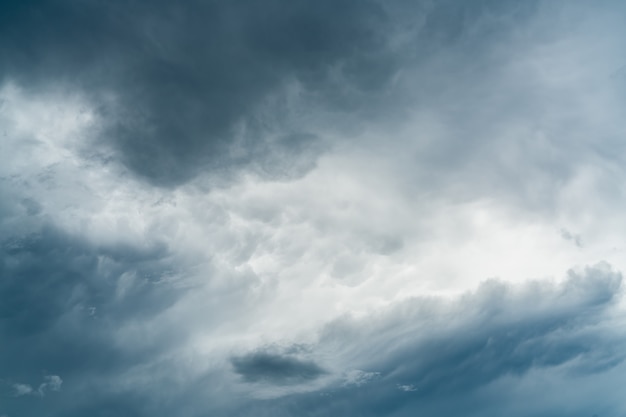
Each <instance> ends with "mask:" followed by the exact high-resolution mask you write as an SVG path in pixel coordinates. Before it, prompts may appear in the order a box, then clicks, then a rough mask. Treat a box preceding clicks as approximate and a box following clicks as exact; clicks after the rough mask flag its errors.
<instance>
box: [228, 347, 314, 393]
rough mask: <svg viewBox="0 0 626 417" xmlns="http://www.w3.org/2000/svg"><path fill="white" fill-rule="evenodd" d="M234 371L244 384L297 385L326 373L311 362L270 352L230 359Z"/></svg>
mask: <svg viewBox="0 0 626 417" xmlns="http://www.w3.org/2000/svg"><path fill="white" fill-rule="evenodd" d="M231 363H232V365H233V369H234V371H235V372H236V373H237V374H239V375H241V377H243V379H244V380H245V381H246V382H267V383H270V384H279V385H285V384H298V383H302V382H309V381H312V380H314V379H316V378H318V377H320V376H322V375H324V374H325V373H326V371H324V369H323V368H322V367H320V366H319V365H317V364H316V363H315V362H313V361H309V360H303V359H299V358H297V357H293V356H289V355H281V354H279V353H271V352H264V351H259V352H254V353H250V354H248V355H245V356H239V357H234V358H232V359H231Z"/></svg>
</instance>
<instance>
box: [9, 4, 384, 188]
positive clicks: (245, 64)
mask: <svg viewBox="0 0 626 417" xmlns="http://www.w3.org/2000/svg"><path fill="white" fill-rule="evenodd" d="M0 19H2V20H1V21H0V27H1V28H2V29H1V31H0V37H1V38H2V43H1V44H0V56H1V59H0V62H2V63H3V64H2V66H1V67H0V71H1V74H2V75H3V76H4V78H5V79H12V80H17V81H18V82H19V83H20V84H23V85H26V86H31V87H32V86H33V85H43V86H45V85H46V84H52V85H54V84H59V83H61V84H69V85H70V86H74V87H78V88H80V89H83V90H84V91H85V92H86V93H88V94H89V95H90V96H91V97H92V99H93V100H95V102H96V103H98V110H99V112H100V115H101V116H102V117H103V118H104V123H105V126H104V130H103V131H102V132H101V135H100V136H101V139H105V140H106V141H107V142H108V143H110V144H112V145H113V150H114V152H115V155H116V158H119V159H120V160H122V161H123V162H124V163H125V164H126V165H127V166H128V167H129V168H130V169H131V170H133V171H134V172H135V173H137V174H139V175H140V176H143V177H145V178H147V179H149V180H151V181H153V182H154V183H157V184H164V185H172V184H178V183H180V182H182V181H185V180H187V179H189V178H190V177H192V176H194V175H195V174H197V172H198V171H199V170H206V169H211V170H217V171H227V170H229V169H232V167H236V166H241V165H247V164H248V163H250V161H251V160H255V159H256V160H258V161H263V160H264V159H266V158H274V157H275V152H278V153H279V154H280V153H282V154H283V155H282V159H291V158H294V159H296V160H297V159H303V160H305V162H303V163H302V164H299V165H298V166H297V167H295V168H293V170H295V171H294V172H295V173H296V174H298V173H300V172H302V170H307V169H308V168H307V167H308V166H310V164H311V162H308V161H307V159H311V158H314V157H315V154H316V152H317V151H316V149H318V148H319V145H318V144H317V143H316V142H317V139H316V138H315V136H314V135H313V134H311V133H310V132H307V131H300V130H299V129H300V128H299V127H297V126H296V127H291V128H290V127H289V126H283V127H280V126H278V125H277V126H268V125H267V120H259V119H258V118H257V117H256V116H255V113H256V109H258V108H259V106H261V107H262V106H263V105H264V103H265V102H266V100H267V99H269V98H270V96H271V95H275V93H277V92H279V91H280V90H281V89H283V88H284V87H286V85H287V84H288V83H290V82H298V83H301V84H302V85H304V86H305V87H306V88H307V89H309V88H310V89H312V90H313V91H318V92H319V91H321V90H324V89H326V90H327V92H331V91H338V90H337V89H336V88H332V87H330V86H328V82H329V76H328V73H329V71H330V70H331V68H332V67H333V66H335V65H338V64H340V63H343V62H346V63H349V64H350V65H352V66H354V67H355V68H361V67H362V65H360V62H363V61H364V60H365V59H370V57H371V56H376V55H377V54H378V52H377V51H379V50H380V49H381V48H382V46H383V43H384V42H383V37H384V32H383V30H384V28H385V27H386V26H385V22H384V16H383V12H382V9H381V7H380V6H379V5H377V4H376V2H373V1H367V2H359V1H354V0H341V1H333V2H329V1H323V2H315V3H311V2H307V1H296V2H293V1H290V2H284V1H278V0H276V1H270V2H264V3H263V4H260V3H257V2H250V1H235V2H227V1H210V2H202V1H191V2H185V3H184V4H172V3H171V2H163V1H152V2H149V3H137V2H128V1H122V0H118V1H113V2H106V3H103V2H98V1H87V2H84V1H80V2H79V1H74V0H61V1H38V2H34V3H29V4H24V3H22V2H9V3H4V4H3V13H2V18H0ZM33 88H34V87H33ZM107 97H113V98H112V100H113V101H107V100H108V98H107ZM287 110H288V109H287ZM272 111H273V112H279V113H280V112H284V109H283V110H281V109H280V107H278V108H274V109H273V110H272ZM242 123H243V124H244V125H245V126H247V133H246V134H245V135H243V136H242V137H240V138H239V140H240V141H241V143H240V144H234V143H233V142H234V139H233V137H234V136H235V132H234V129H236V125H237V124H242ZM280 123H282V122H280V120H278V124H279V125H280ZM270 124H272V123H270ZM275 132H278V135H279V136H282V138H283V139H280V140H279V142H278V143H276V141H274V140H273V139H269V140H268V139H267V136H272V135H275ZM281 132H283V133H281ZM233 145H237V149H238V151H233V149H232V146H233ZM233 152H234V153H233ZM307 155H309V156H307ZM274 166H275V163H274V162H268V163H267V164H263V167H264V169H269V170H273V172H270V175H271V176H275V175H280V176H281V177H282V176H285V175H287V176H289V175H292V167H289V166H284V168H282V169H281V170H280V171H278V172H277V171H275V170H274V168H273V167H274Z"/></svg>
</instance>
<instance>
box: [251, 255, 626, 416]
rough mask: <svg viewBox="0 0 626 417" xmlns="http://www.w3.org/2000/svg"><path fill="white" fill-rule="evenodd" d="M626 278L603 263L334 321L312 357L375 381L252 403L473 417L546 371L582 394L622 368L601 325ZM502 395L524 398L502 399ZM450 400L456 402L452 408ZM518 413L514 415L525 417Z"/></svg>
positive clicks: (493, 410)
mask: <svg viewBox="0 0 626 417" xmlns="http://www.w3.org/2000/svg"><path fill="white" fill-rule="evenodd" d="M621 280H622V277H621V274H619V273H616V272H615V271H612V270H611V269H610V268H608V267H607V265H604V264H600V265H596V266H594V267H589V268H587V269H585V270H582V271H579V272H573V271H572V272H570V274H569V277H568V278H567V279H566V280H565V281H563V282H562V283H560V284H558V285H555V284H550V285H548V284H546V283H540V282H531V283H528V284H525V285H522V286H519V287H512V286H510V285H507V284H505V283H501V282H486V283H485V284H484V285H483V286H481V287H480V288H479V289H477V290H476V291H474V292H472V293H468V294H466V295H464V296H462V297H460V298H459V299H457V300H456V301H454V302H453V303H450V302H448V301H444V300H436V299H435V300H433V299H411V300H407V301H405V302H404V303H401V304H398V305H395V306H392V307H390V308H388V309H385V310H382V311H381V312H380V313H379V314H378V315H371V316H366V317H363V318H361V319H356V320H355V319H350V318H344V319H341V320H339V321H337V322H334V323H331V324H329V325H328V327H327V328H326V329H325V331H324V333H323V334H322V337H321V339H320V341H319V345H318V346H315V347H314V348H313V351H324V352H328V350H329V349H331V350H333V355H332V357H334V358H335V360H336V366H340V367H344V366H355V365H357V366H367V367H368V368H370V369H372V368H373V369H378V370H380V371H379V373H377V377H376V378H368V383H363V384H360V383H357V384H346V383H342V384H336V385H334V386H333V385H331V386H326V387H325V389H324V392H327V393H329V396H327V397H325V398H324V401H320V400H319V392H315V393H304V394H294V395H291V396H288V397H283V398H279V399H276V400H274V401H273V402H270V403H267V402H266V403H264V404H261V403H255V404H254V405H251V407H263V408H262V410H263V411H261V413H262V414H261V415H265V414H263V413H264V412H265V413H267V414H268V415H270V414H272V413H273V412H280V411H279V410H285V409H286V408H289V409H291V410H292V411H291V412H290V413H286V414H285V415H322V414H335V413H339V412H340V410H346V409H349V410H351V411H350V412H351V413H354V414H356V415H366V416H370V415H371V416H376V415H394V416H395V415H398V416H404V415H413V413H415V412H433V413H434V412H439V413H443V412H445V413H451V414H453V415H454V414H458V413H461V412H462V410H464V409H465V408H466V407H470V408H469V409H468V410H467V411H468V412H469V413H470V414H472V415H474V414H473V413H474V411H473V410H480V412H482V413H485V414H486V415H499V413H501V412H502V410H504V409H507V407H508V404H507V401H513V403H519V402H520V401H523V400H522V398H523V397H524V396H525V395H528V394H526V393H524V392H523V390H522V391H519V390H517V388H514V387H524V386H526V385H527V384H531V385H532V384H533V383H544V378H546V375H550V376H551V377H552V378H555V377H556V378H557V380H558V382H554V383H556V384H558V386H560V387H561V388H562V389H564V390H567V389H570V388H569V387H572V388H571V389H574V390H576V391H578V390H579V389H582V388H579V387H578V386H579V385H580V384H581V383H582V384H583V386H584V384H593V381H594V379H596V378H602V376H601V375H606V374H607V373H608V374H611V372H613V371H614V373H615V374H619V372H621V371H620V369H622V368H623V366H622V365H621V364H622V362H623V359H624V355H622V354H621V353H619V351H620V349H621V347H622V346H623V344H624V339H623V338H622V337H619V336H617V335H614V334H611V333H606V332H605V330H604V326H603V325H599V323H601V322H603V321H604V320H607V319H608V317H609V316H610V315H611V311H612V310H613V308H614V307H613V306H614V305H615V303H616V302H617V301H618V300H619V297H620V294H621V289H620V288H621ZM590 290H591V291H590ZM600 294H602V295H600ZM531 300H532V303H531V302H530V301H531ZM608 320H611V319H608ZM616 336H617V337H616ZM609 358H610V359H609ZM329 369H330V372H333V371H334V372H338V371H339V370H338V369H336V368H335V369H333V367H332V366H331V367H330V368H329ZM599 375H600V376H599ZM533 381H536V382H533ZM574 387H575V388H574ZM502 391H504V392H506V395H507V396H509V395H511V396H513V397H515V395H518V396H519V398H509V399H507V400H502V399H500V398H498V396H499V395H502V394H501V392H502ZM446 398H455V399H456V400H455V405H453V404H451V403H449V401H447V400H446ZM567 401H568V400H567V399H565V398H563V399H562V401H560V402H563V403H565V402H567ZM586 401H589V402H590V403H593V404H595V405H596V406H597V407H601V406H606V404H604V405H603V404H602V401H606V402H610V403H612V404H614V405H615V404H617V402H618V400H617V397H614V396H608V397H604V398H603V399H601V400H600V399H596V400H591V399H587V400H586ZM555 403H556V404H558V403H559V401H556V402H555ZM521 410H523V408H522V409H520V411H516V412H514V413H513V415H524V412H523V411H521ZM248 411H249V410H248ZM477 412H478V411H477ZM245 413H246V411H242V413H241V415H245ZM500 415H501V414H500Z"/></svg>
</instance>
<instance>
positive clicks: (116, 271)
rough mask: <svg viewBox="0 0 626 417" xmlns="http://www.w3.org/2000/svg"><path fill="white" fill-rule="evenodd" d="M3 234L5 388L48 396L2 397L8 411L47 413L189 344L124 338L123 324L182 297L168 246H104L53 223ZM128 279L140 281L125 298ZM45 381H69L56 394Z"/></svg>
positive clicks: (1, 355)
mask: <svg viewBox="0 0 626 417" xmlns="http://www.w3.org/2000/svg"><path fill="white" fill-rule="evenodd" d="M2 232H3V239H2V241H1V246H0V300H2V302H1V303H0V339H1V340H2V344H1V346H0V368H1V369H2V375H0V380H2V381H4V383H3V384H2V385H4V386H3V388H2V391H3V392H5V391H7V390H9V389H10V388H11V387H12V386H15V385H16V384H18V385H19V384H22V385H30V386H33V387H35V389H36V387H40V388H41V389H40V391H42V394H43V393H44V392H45V394H46V395H45V397H46V398H45V400H44V399H41V400H37V398H32V397H27V396H20V397H19V398H16V397H15V396H13V395H3V397H6V398H3V411H4V412H9V413H10V415H21V414H22V413H26V414H30V413H31V412H33V411H34V410H40V411H41V410H43V409H46V408H47V407H49V406H50V403H51V402H54V401H60V400H59V398H61V397H63V395H62V394H63V391H66V390H70V391H72V390H75V391H76V390H78V391H80V389H77V388H78V387H79V386H80V384H81V382H80V381H82V382H84V383H87V385H92V384H97V381H99V380H107V379H108V378H110V377H111V376H112V375H116V374H117V373H119V372H122V371H124V370H128V369H131V368H132V367H133V366H136V365H138V364H140V363H143V362H144V361H148V360H149V359H150V358H154V357H158V355H159V354H161V353H162V352H163V351H166V350H167V349H169V348H170V347H171V346H172V345H174V344H176V343H177V342H179V341H181V340H182V339H181V335H177V334H175V332H174V331H167V330H166V331H163V332H161V333H160V334H158V335H153V336H148V334H144V337H142V338H141V339H140V338H135V337H128V336H127V337H126V339H125V340H120V336H118V332H119V330H120V329H121V328H123V326H125V325H128V324H129V323H132V322H136V321H141V320H148V319H149V318H150V317H151V316H152V315H154V314H156V313H159V312H161V311H164V310H165V309H167V308H168V307H169V306H170V305H172V303H174V302H175V301H176V300H177V299H178V297H179V296H180V292H179V291H178V290H176V289H175V288H173V287H171V286H170V285H169V284H168V283H167V280H166V279H164V278H167V275H168V270H171V268H172V266H171V260H170V259H169V252H168V250H167V248H164V247H159V246H156V247H153V248H147V249H142V248H133V247H126V248H124V247H116V248H108V247H96V246H94V245H93V244H90V243H89V242H86V241H84V240H83V239H81V238H79V237H74V236H70V235H68V234H66V233H63V232H61V231H59V230H57V229H55V228H54V227H51V226H42V227H40V228H39V229H38V230H36V231H34V232H33V233H30V234H28V235H18V234H15V233H12V232H11V230H10V229H7V228H6V227H5V228H3V230H2ZM124 274H132V276H133V280H132V283H129V284H128V285H125V291H124V294H123V295H120V294H119V285H120V282H121V281H122V280H123V275H124ZM42 377H43V378H44V379H45V378H48V379H49V380H51V381H52V382H55V381H57V382H58V381H61V380H62V381H63V385H62V387H61V384H60V383H56V385H54V386H55V387H56V388H58V389H55V390H52V391H54V392H52V391H51V390H50V389H47V388H49V386H48V385H49V384H48V385H46V386H42V385H41V380H42ZM46 381H47V380H46ZM85 381H88V382H85ZM42 387H43V388H42ZM85 388H86V387H85ZM56 391H59V392H56ZM106 395H108V394H106ZM83 398H84V395H83ZM35 400H37V401H35ZM74 403H75V404H80V403H81V400H75V401H74ZM29 407H34V408H29ZM42 407H43V408H42ZM20 410H21V411H20Z"/></svg>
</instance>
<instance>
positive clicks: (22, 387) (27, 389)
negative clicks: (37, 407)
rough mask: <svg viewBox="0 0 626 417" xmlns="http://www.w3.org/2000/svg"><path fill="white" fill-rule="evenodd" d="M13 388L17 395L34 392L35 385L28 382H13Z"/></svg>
mask: <svg viewBox="0 0 626 417" xmlns="http://www.w3.org/2000/svg"><path fill="white" fill-rule="evenodd" d="M13 389H14V390H15V396H17V397H19V396H22V395H28V394H32V393H33V387H31V386H30V385H28V384H13Z"/></svg>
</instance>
